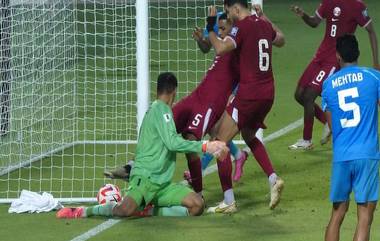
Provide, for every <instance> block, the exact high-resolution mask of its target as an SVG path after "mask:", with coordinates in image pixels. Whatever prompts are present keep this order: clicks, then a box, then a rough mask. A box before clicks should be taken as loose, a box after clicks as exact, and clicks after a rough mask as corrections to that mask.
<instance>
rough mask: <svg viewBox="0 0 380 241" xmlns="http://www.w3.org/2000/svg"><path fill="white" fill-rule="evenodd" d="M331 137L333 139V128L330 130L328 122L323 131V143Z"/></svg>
mask: <svg viewBox="0 0 380 241" xmlns="http://www.w3.org/2000/svg"><path fill="white" fill-rule="evenodd" d="M330 139H331V130H330V127H329V125H328V124H327V123H326V124H325V126H324V127H323V131H322V138H321V145H324V144H326V143H328V142H329V141H330Z"/></svg>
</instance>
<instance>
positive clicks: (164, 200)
mask: <svg viewBox="0 0 380 241" xmlns="http://www.w3.org/2000/svg"><path fill="white" fill-rule="evenodd" d="M191 192H193V191H192V190H191V189H190V188H188V187H187V186H185V185H182V184H177V183H171V182H168V183H164V184H157V183H153V182H151V181H150V179H149V178H147V177H142V176H133V177H132V178H131V180H130V181H129V186H128V189H127V192H126V196H127V197H130V198H133V200H135V201H136V203H137V205H138V206H142V205H143V206H145V205H147V204H148V203H152V204H153V205H155V206H158V207H170V206H180V205H182V200H183V199H184V198H185V197H186V196H187V195H189V194H190V193H191Z"/></svg>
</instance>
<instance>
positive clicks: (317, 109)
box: [314, 104, 327, 124]
mask: <svg viewBox="0 0 380 241" xmlns="http://www.w3.org/2000/svg"><path fill="white" fill-rule="evenodd" d="M314 110H315V117H316V118H317V119H318V120H319V121H320V122H322V124H326V121H327V120H326V116H325V113H324V112H323V111H322V109H321V107H319V105H317V104H314Z"/></svg>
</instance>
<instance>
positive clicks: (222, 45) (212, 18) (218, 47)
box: [206, 6, 236, 55]
mask: <svg viewBox="0 0 380 241" xmlns="http://www.w3.org/2000/svg"><path fill="white" fill-rule="evenodd" d="M216 14H217V11H216V7H215V6H210V7H209V8H208V17H207V26H206V28H207V31H208V32H209V35H208V39H209V40H210V42H211V45H212V46H213V47H214V49H215V52H216V54H217V55H222V54H225V53H228V52H230V51H232V50H234V49H235V48H236V47H235V43H234V42H233V40H231V39H230V38H225V39H223V40H222V39H220V38H218V36H217V35H216V33H215V32H214V25H215V23H216V20H217V17H216Z"/></svg>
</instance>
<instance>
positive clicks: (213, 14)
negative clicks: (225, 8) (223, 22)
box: [207, 6, 218, 17]
mask: <svg viewBox="0 0 380 241" xmlns="http://www.w3.org/2000/svg"><path fill="white" fill-rule="evenodd" d="M217 12H218V11H217V9H216V7H215V6H208V15H207V16H208V17H216V14H217Z"/></svg>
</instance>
